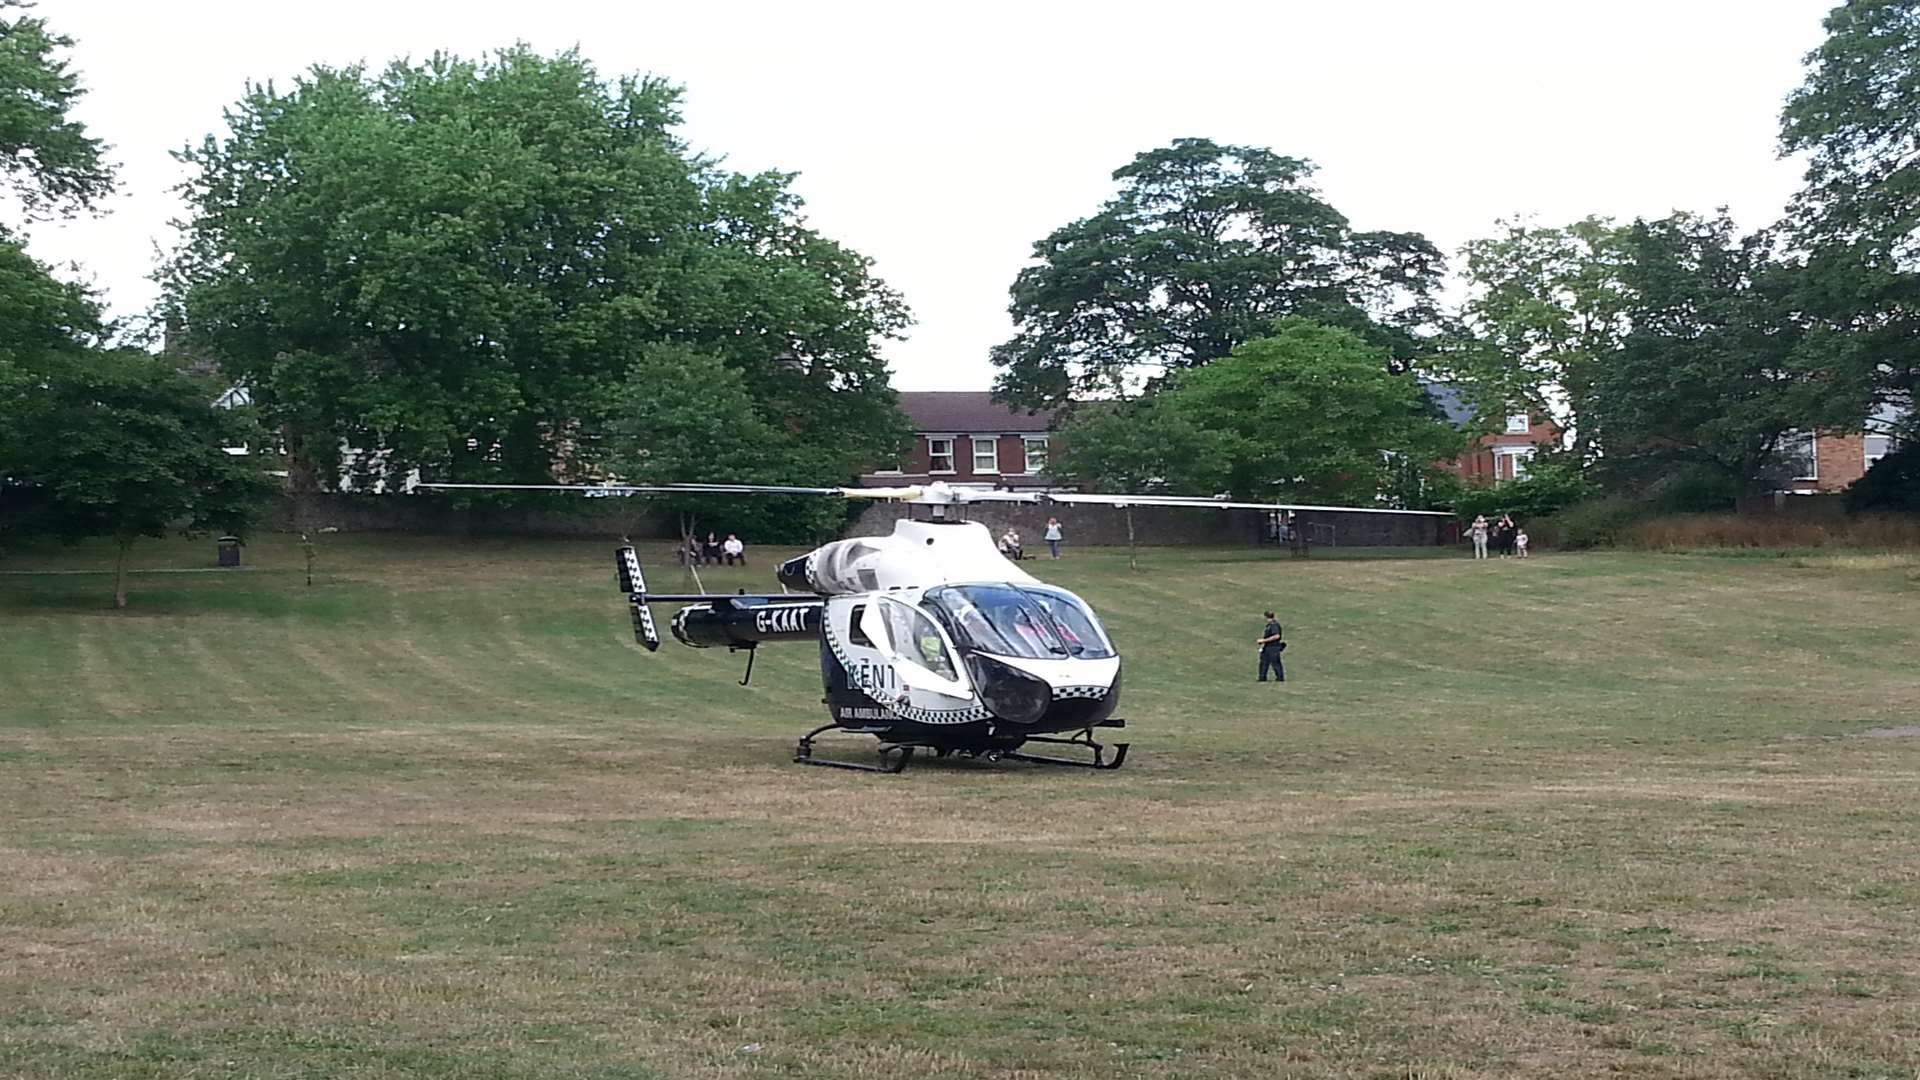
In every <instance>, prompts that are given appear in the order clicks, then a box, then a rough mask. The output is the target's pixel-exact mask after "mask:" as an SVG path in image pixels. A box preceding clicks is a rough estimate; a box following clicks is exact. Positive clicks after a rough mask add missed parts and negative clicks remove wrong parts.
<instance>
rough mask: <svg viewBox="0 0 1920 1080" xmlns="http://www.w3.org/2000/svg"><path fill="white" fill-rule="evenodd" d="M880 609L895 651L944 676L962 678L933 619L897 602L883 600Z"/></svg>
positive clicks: (946, 677) (951, 678)
mask: <svg viewBox="0 0 1920 1080" xmlns="http://www.w3.org/2000/svg"><path fill="white" fill-rule="evenodd" d="M880 610H881V611H882V612H883V613H885V616H886V623H887V637H888V638H890V639H891V640H892V643H893V652H894V655H896V656H898V657H900V658H902V659H904V660H910V661H912V662H913V663H916V664H919V665H920V666H921V667H923V668H926V669H927V670H928V671H931V672H933V673H934V674H936V675H938V676H940V677H941V678H943V679H948V680H950V681H954V682H958V681H959V679H960V675H959V672H958V671H957V670H956V669H955V668H954V666H953V657H952V656H951V655H950V654H948V652H947V643H946V640H945V639H944V638H942V637H941V636H940V628H939V627H937V626H935V625H933V620H932V619H929V618H927V617H926V615H924V614H922V613H921V612H919V611H916V610H915V609H913V608H911V607H908V606H907V605H905V604H902V603H898V602H888V603H883V604H881V605H880Z"/></svg>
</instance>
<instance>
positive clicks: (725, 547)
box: [720, 533, 747, 566]
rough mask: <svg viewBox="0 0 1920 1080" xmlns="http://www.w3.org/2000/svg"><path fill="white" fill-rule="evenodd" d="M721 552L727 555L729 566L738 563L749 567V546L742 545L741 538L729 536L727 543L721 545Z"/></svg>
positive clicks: (729, 534) (731, 534)
mask: <svg viewBox="0 0 1920 1080" xmlns="http://www.w3.org/2000/svg"><path fill="white" fill-rule="evenodd" d="M720 550H721V551H724V552H726V553H727V565H728V566H732V565H733V564H734V563H736V562H737V563H739V564H740V565H741V566H745V565H747V545H745V544H743V543H741V542H740V538H739V537H738V536H736V535H734V534H733V533H728V534H727V540H726V543H724V544H721V545H720Z"/></svg>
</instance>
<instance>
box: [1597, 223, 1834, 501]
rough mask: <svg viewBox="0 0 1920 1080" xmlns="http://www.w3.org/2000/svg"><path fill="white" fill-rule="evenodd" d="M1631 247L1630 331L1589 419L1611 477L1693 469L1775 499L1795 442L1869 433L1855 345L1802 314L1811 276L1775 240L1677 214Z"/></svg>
mask: <svg viewBox="0 0 1920 1080" xmlns="http://www.w3.org/2000/svg"><path fill="white" fill-rule="evenodd" d="M1620 244H1621V251H1622V258H1621V261H1620V264H1619V271H1620V281H1621V284H1622V287H1623V289H1624V294H1625V296H1626V303H1625V309H1624V314H1625V317H1626V320H1627V324H1628V327H1629V329H1628V330H1627V332H1626V334H1625V335H1624V336H1623V337H1622V339H1621V343H1620V347H1619V348H1618V349H1617V350H1616V351H1614V352H1613V353H1612V354H1610V355H1609V356H1608V357H1607V358H1606V360H1605V362H1604V363H1601V364H1599V365H1597V367H1596V368H1595V371H1594V376H1593V400H1592V404H1591V407H1590V408H1589V410H1588V413H1587V416H1586V417H1585V418H1584V422H1585V423H1586V424H1587V425H1588V426H1589V427H1590V428H1591V429H1592V435H1593V438H1594V439H1595V440H1596V441H1597V442H1598V443H1599V445H1600V446H1601V447H1602V448H1603V449H1604V453H1605V456H1604V459H1603V464H1604V467H1605V469H1606V471H1607V472H1608V473H1609V474H1611V475H1613V476H1616V477H1621V478H1625V479H1637V478H1641V477H1644V476H1647V475H1656V476H1657V475H1668V474H1670V473H1671V472H1672V469H1673V466H1675V465H1686V466H1694V467H1702V468H1706V469H1709V470H1712V471H1713V472H1715V473H1717V474H1718V475H1719V476H1721V477H1722V478H1723V479H1725V480H1726V481H1728V482H1729V483H1731V484H1732V485H1734V486H1736V487H1737V488H1739V489H1740V490H1742V491H1761V490H1768V489H1770V488H1772V487H1775V486H1777V485H1778V484H1779V483H1780V481H1781V480H1782V479H1783V475H1782V473H1783V470H1784V469H1785V467H1786V465H1787V459H1786V458H1785V456H1784V453H1783V451H1785V449H1786V447H1787V444H1788V443H1789V442H1790V441H1791V440H1792V436H1793V435H1794V433H1796V432H1813V431H1819V430H1828V429H1832V428H1849V427H1856V426H1857V425H1858V424H1859V423H1860V421H1861V418H1862V417H1863V416H1864V414H1865V411H1866V404H1867V401H1868V398H1869V393H1870V391H1869V387H1868V385H1867V383H1866V380H1865V379H1864V378H1863V377H1862V375H1861V372H1860V370H1859V368H1858V366H1857V365H1855V364H1854V363H1853V362H1852V352H1853V347H1854V346H1853V343H1852V342H1851V341H1850V340H1849V337H1848V332H1847V330H1846V328H1844V327H1837V326H1834V325H1831V324H1830V323H1828V322H1826V321H1825V320H1824V319H1822V318H1820V317H1819V316H1818V315H1816V314H1814V313H1811V312H1809V311H1808V310H1807V309H1806V308H1805V306H1804V304H1803V303H1802V300H1803V298H1804V295H1805V276H1806V274H1807V273H1808V271H1807V270H1806V268H1805V267H1804V266H1803V265H1801V264H1799V263H1797V262H1795V261H1793V260H1790V259H1786V258H1783V257H1781V256H1780V254H1779V253H1778V251H1777V243H1776V240H1775V238H1774V237H1773V236H1772V234H1770V233H1767V232H1758V233H1754V234H1751V235H1748V236H1745V237H1741V236H1739V235H1737V233H1736V231H1735V228H1734V225H1733V222H1732V221H1731V220H1730V219H1728V218H1727V217H1726V215H1724V214H1721V215H1719V216H1716V217H1712V218H1704V217H1700V216H1697V215H1692V214H1675V215H1673V216H1672V217H1669V218H1665V219H1662V220H1659V221H1636V222H1634V223H1633V224H1632V225H1631V226H1628V227H1626V228H1625V229H1624V230H1623V231H1622V233H1621V236H1620Z"/></svg>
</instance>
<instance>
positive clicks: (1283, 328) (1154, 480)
mask: <svg viewBox="0 0 1920 1080" xmlns="http://www.w3.org/2000/svg"><path fill="white" fill-rule="evenodd" d="M1385 360H1386V356H1385V352H1384V350H1382V349H1381V348H1379V347H1378V346H1375V345H1371V344H1369V343H1368V342H1367V341H1365V340H1364V339H1362V338H1361V337H1360V336H1359V335H1358V334H1356V333H1354V332H1353V331H1350V330H1346V329H1343V328H1340V327H1330V326H1324V325H1321V324H1319V323H1315V322H1312V321H1310V320H1307V319H1301V318H1291V319H1285V320H1282V321H1281V323H1280V324H1279V325H1278V326H1277V327H1276V328H1275V330H1274V332H1273V333H1272V334H1271V335H1269V336H1266V337H1260V338H1255V339H1253V340H1251V341H1248V342H1246V343H1244V344H1242V345H1240V346H1239V347H1237V348H1235V349H1234V350H1233V351H1232V352H1231V353H1230V354H1228V355H1227V356H1225V357H1223V358H1221V359H1219V360H1216V361H1214V362H1213V363H1211V364H1208V365H1207V366H1205V367H1202V368H1195V369H1192V370H1188V371H1183V372H1180V373H1178V374H1176V375H1174V376H1172V377H1170V378H1169V379H1168V380H1166V382H1165V384H1164V385H1163V386H1162V387H1161V388H1160V389H1159V390H1158V392H1156V393H1155V394H1153V395H1151V396H1149V397H1147V398H1145V399H1144V400H1140V401H1136V402H1129V403H1126V404H1107V405H1101V406H1095V407H1090V408H1089V409H1088V410H1086V415H1085V417H1084V418H1080V417H1076V419H1075V420H1074V422H1073V423H1071V424H1070V425H1069V426H1068V428H1067V429H1066V431H1065V432H1064V433H1063V435H1062V439H1061V441H1062V442H1063V443H1064V444H1065V445H1066V450H1065V451H1064V455H1065V463H1066V467H1067V469H1068V470H1070V471H1072V472H1074V473H1075V475H1077V476H1079V477H1081V478H1082V479H1085V480H1087V481H1089V482H1091V483H1092V484H1093V485H1094V486H1096V487H1102V486H1110V487H1116V488H1118V487H1130V488H1132V489H1133V490H1141V488H1142V487H1144V488H1146V489H1147V490H1152V489H1154V488H1156V487H1158V488H1162V489H1165V490H1178V491H1179V492H1180V493H1182V494H1209V495H1211V494H1215V493H1219V492H1226V493H1228V494H1231V495H1233V496H1234V497H1236V498H1240V499H1283V500H1294V501H1315V502H1324V501H1332V502H1357V503H1360V504H1363V505H1364V504H1372V503H1375V502H1377V501H1379V500H1380V499H1382V498H1392V497H1393V496H1394V495H1396V494H1397V493H1400V492H1402V490H1403V488H1404V477H1403V475H1402V474H1403V472H1404V470H1405V468H1406V467H1407V465H1408V463H1412V464H1413V467H1415V468H1416V469H1425V468H1427V467H1428V463H1430V462H1433V461H1436V460H1438V459H1441V458H1444V457H1447V456H1449V455H1450V454H1452V453H1456V452H1458V449H1459V436H1458V434H1457V433H1456V432H1455V431H1454V430H1453V429H1452V428H1450V427H1448V426H1447V425H1446V424H1445V423H1444V422H1442V421H1440V420H1437V419H1435V418H1434V417H1433V416H1432V414H1431V411H1430V410H1429V409H1428V408H1427V405H1426V401H1425V398H1424V396H1423V393H1422V391H1421V389H1420V386H1419V384H1418V383H1417V382H1416V381H1415V379H1414V377H1413V376H1412V375H1410V374H1406V373H1394V372H1389V371H1388V370H1387V367H1386V363H1385ZM1135 485H1139V486H1135Z"/></svg>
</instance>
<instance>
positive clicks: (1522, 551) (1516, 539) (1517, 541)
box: [1513, 529, 1527, 559]
mask: <svg viewBox="0 0 1920 1080" xmlns="http://www.w3.org/2000/svg"><path fill="white" fill-rule="evenodd" d="M1513 553H1514V554H1515V555H1518V556H1519V557H1520V558H1522V559H1524V558H1526V557H1527V530H1525V529H1521V530H1520V531H1519V532H1517V533H1514V534H1513Z"/></svg>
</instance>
